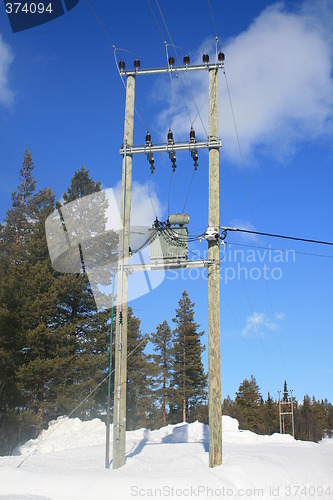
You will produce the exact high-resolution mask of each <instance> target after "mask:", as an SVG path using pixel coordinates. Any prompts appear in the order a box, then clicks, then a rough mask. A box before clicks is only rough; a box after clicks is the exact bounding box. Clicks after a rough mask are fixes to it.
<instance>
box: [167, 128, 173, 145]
mask: <svg viewBox="0 0 333 500" xmlns="http://www.w3.org/2000/svg"><path fill="white" fill-rule="evenodd" d="M168 143H169V144H174V140H173V133H172V132H171V129H170V128H169V132H168Z"/></svg>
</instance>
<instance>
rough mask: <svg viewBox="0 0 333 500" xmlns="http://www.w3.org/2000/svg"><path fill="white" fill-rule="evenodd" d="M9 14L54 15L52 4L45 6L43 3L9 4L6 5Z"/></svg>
mask: <svg viewBox="0 0 333 500" xmlns="http://www.w3.org/2000/svg"><path fill="white" fill-rule="evenodd" d="M6 12H7V14H19V13H21V12H24V13H25V14H45V13H49V14H52V12H53V9H52V3H49V4H48V5H44V4H43V3H41V2H39V3H30V2H29V3H27V2H25V3H24V2H7V3H6Z"/></svg>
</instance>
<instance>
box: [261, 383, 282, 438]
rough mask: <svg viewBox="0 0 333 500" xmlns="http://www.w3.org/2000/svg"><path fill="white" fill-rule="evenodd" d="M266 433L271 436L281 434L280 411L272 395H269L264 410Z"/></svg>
mask: <svg viewBox="0 0 333 500" xmlns="http://www.w3.org/2000/svg"><path fill="white" fill-rule="evenodd" d="M264 432H265V434H269V435H270V434H273V433H274V432H279V409H278V405H277V403H276V401H274V400H273V398H272V397H271V395H270V393H268V396H267V400H266V402H265V408H264Z"/></svg>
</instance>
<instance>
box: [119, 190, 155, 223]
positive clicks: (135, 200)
mask: <svg viewBox="0 0 333 500" xmlns="http://www.w3.org/2000/svg"><path fill="white" fill-rule="evenodd" d="M113 192H114V196H115V198H116V201H117V204H118V207H119V211H120V207H121V202H120V200H121V182H118V184H117V185H116V187H115V188H114V190H113ZM156 215H157V216H158V217H159V218H161V215H163V206H162V203H161V201H160V200H159V198H158V196H157V194H156V191H155V189H154V185H153V184H152V185H151V186H150V192H149V188H148V185H147V184H140V183H139V182H133V184H132V200H131V225H132V226H147V227H151V225H152V224H153V222H154V220H155V217H156Z"/></svg>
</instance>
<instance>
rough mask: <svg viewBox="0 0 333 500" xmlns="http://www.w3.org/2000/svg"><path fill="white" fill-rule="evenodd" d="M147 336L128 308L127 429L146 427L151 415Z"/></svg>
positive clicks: (149, 362) (150, 368)
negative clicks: (146, 350)
mask: <svg viewBox="0 0 333 500" xmlns="http://www.w3.org/2000/svg"><path fill="white" fill-rule="evenodd" d="M147 343H148V336H146V335H143V334H142V332H141V330H140V320H139V319H138V318H136V317H135V316H134V314H133V311H132V309H131V308H130V307H129V308H128V317H127V355H128V357H127V394H126V421H127V429H128V430H132V429H138V428H140V427H146V426H147V421H149V420H151V419H152V416H153V400H152V391H151V377H152V362H151V361H150V360H149V357H148V355H147V354H146V353H145V348H146V346H147Z"/></svg>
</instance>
